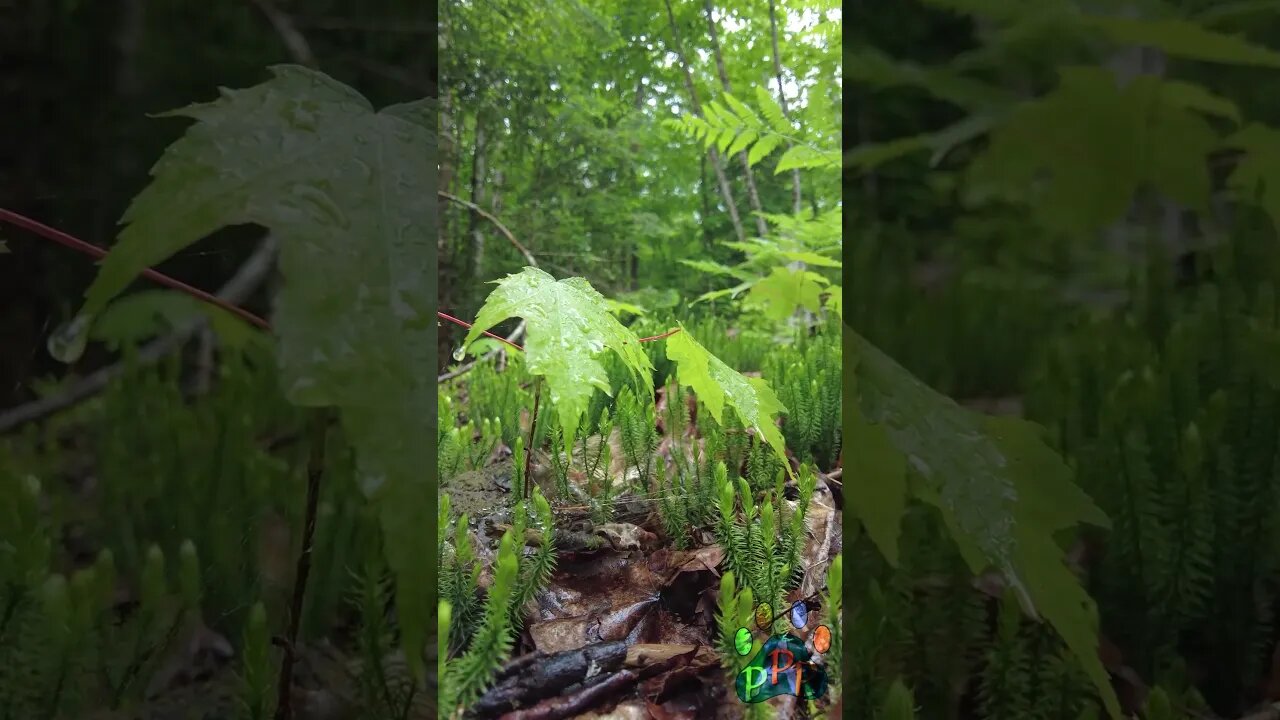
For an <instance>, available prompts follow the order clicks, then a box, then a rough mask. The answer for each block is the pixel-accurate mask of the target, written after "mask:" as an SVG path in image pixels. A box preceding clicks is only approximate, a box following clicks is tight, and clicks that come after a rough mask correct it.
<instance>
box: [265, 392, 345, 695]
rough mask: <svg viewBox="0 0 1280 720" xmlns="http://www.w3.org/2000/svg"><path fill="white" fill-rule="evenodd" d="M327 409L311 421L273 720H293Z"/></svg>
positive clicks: (326, 430) (322, 465)
mask: <svg viewBox="0 0 1280 720" xmlns="http://www.w3.org/2000/svg"><path fill="white" fill-rule="evenodd" d="M331 412H332V410H330V409H329V408H322V409H320V410H317V411H316V412H315V414H314V416H313V418H312V423H313V424H312V426H311V449H310V455H309V457H308V458H307V500H306V503H307V504H306V515H305V516H304V517H305V519H304V521H303V527H302V547H301V549H300V550H299V551H298V564H297V569H296V571H295V572H294V579H293V600H292V602H291V604H290V609H289V636H288V639H287V640H286V641H285V642H284V643H283V645H284V657H283V659H282V660H281V663H280V678H279V685H278V694H277V696H276V714H275V720H292V718H293V708H292V703H291V701H292V697H291V693H290V692H289V689H290V685H291V684H292V681H293V663H294V660H295V659H296V654H297V649H298V628H299V626H300V625H301V623H302V600H303V597H304V596H305V594H306V591H307V576H308V575H310V574H311V550H312V544H313V541H314V539H315V535H316V507H317V505H318V504H319V500H320V478H321V477H322V476H323V475H324V450H325V447H324V446H325V439H326V436H327V435H328V432H329V415H330V413H331Z"/></svg>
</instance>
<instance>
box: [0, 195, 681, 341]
mask: <svg viewBox="0 0 1280 720" xmlns="http://www.w3.org/2000/svg"><path fill="white" fill-rule="evenodd" d="M0 220H3V221H5V222H7V223H9V224H11V225H15V226H17V227H20V228H22V229H24V230H28V231H30V232H33V233H35V234H36V235H39V236H40V237H42V238H44V239H46V240H52V241H53V242H56V243H58V244H59V245H62V246H64V247H69V248H71V249H72V250H76V251H77V252H81V253H84V254H85V255H89V256H90V257H93V258H95V259H98V260H101V259H102V258H104V257H106V256H107V251H106V250H103V249H102V248H100V247H98V246H96V245H90V244H89V243H87V242H85V241H83V240H81V239H79V238H77V237H73V236H71V235H68V234H67V233H65V232H62V231H61V230H58V229H56V228H52V227H49V226H48V225H45V224H44V223H42V222H39V221H37V220H32V219H31V218H29V217H26V216H25V215H19V214H18V213H16V212H13V211H12V210H5V209H4V208H0ZM142 276H143V277H145V278H147V279H148V280H152V281H154V282H156V283H159V284H160V285H164V286H165V287H168V288H172V289H174V290H177V291H179V292H183V293H186V294H187V295H190V296H191V297H193V298H196V299H197V300H201V301H203V302H206V303H209V304H210V305H213V306H215V307H219V308H221V309H223V310H226V311H227V312H229V313H231V314H233V315H235V316H236V317H239V318H241V319H242V320H244V321H246V322H248V323H250V324H252V325H256V326H258V327H260V328H262V329H263V330H270V329H271V325H270V323H268V322H267V321H266V320H263V319H262V318H260V317H258V316H257V315H254V314H253V313H251V312H249V311H248V310H245V309H244V308H242V307H239V306H237V305H233V304H231V303H229V302H226V301H224V300H222V299H221V298H218V297H217V296H214V295H210V294H209V293H207V292H205V291H204V290H201V289H200V288H196V287H192V286H190V285H188V284H186V283H184V282H182V281H181V280H175V279H173V278H171V277H169V276H168V275H165V274H164V273H161V272H157V271H155V270H152V269H150V268H148V269H146V270H143V271H142ZM436 315H437V316H438V317H439V318H440V319H441V320H447V321H449V322H451V323H453V324H455V325H458V326H461V327H464V328H467V329H470V328H471V323H469V322H467V321H465V320H459V319H458V318H456V317H453V316H452V315H448V314H446V313H442V312H439V311H437V312H436ZM482 332H484V334H485V336H486V337H491V338H493V339H494V340H497V341H499V342H502V343H506V344H507V345H510V346H511V347H513V348H515V349H516V350H520V351H522V352H523V351H524V348H522V347H520V346H519V345H517V344H515V343H513V342H511V341H510V340H508V339H506V338H504V337H502V336H500V335H495V334H493V333H491V332H489V331H488V330H485V331H482ZM678 332H680V328H676V329H674V330H670V331H668V332H665V333H663V334H661V335H654V336H653V337H647V338H640V342H652V341H654V340H661V339H662V338H665V337H668V336H670V335H674V334H675V333H678Z"/></svg>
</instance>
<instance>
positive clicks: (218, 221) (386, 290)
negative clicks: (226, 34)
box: [81, 65, 436, 673]
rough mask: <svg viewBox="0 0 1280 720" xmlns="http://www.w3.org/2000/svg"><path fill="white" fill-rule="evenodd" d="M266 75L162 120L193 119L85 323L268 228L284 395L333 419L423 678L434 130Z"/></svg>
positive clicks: (298, 78) (287, 75)
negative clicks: (196, 246)
mask: <svg viewBox="0 0 1280 720" xmlns="http://www.w3.org/2000/svg"><path fill="white" fill-rule="evenodd" d="M272 73H273V75H274V78H272V79H271V80H269V81H267V82H265V83H262V84H260V85H257V86H255V87H252V88H249V89H246V90H234V91H232V90H225V89H224V90H223V91H222V97H221V98H220V99H219V100H216V101H214V102H211V103H207V104H197V105H192V106H189V107H186V108H183V109H180V110H176V111H172V112H169V113H165V114H164V116H182V117H188V118H193V119H195V120H196V124H195V125H193V126H192V127H190V128H189V129H188V130H187V131H186V133H185V134H184V135H183V137H182V138H180V139H179V140H178V141H177V142H175V143H174V144H173V145H171V146H170V147H169V148H168V150H166V151H165V153H164V156H163V157H162V158H161V159H160V161H159V162H158V163H156V165H155V167H154V168H152V171H151V174H152V178H153V179H152V182H151V184H150V185H148V186H147V187H146V188H145V189H144V190H143V191H142V193H141V194H139V195H138V196H137V197H136V198H135V199H134V201H133V203H132V204H131V205H130V206H129V209H128V211H127V212H126V213H125V216H124V219H123V222H124V223H125V224H126V227H125V228H124V230H123V231H122V232H121V233H120V237H119V240H118V242H117V243H116V245H115V246H114V247H113V248H112V249H111V252H110V254H108V255H107V257H106V259H105V260H104V261H103V263H102V267H101V271H100V272H99V274H98V277H97V278H96V279H95V280H94V282H93V284H92V285H91V286H90V287H89V289H88V291H87V292H86V294H85V296H86V301H85V305H84V307H83V309H82V310H81V312H82V314H84V315H87V316H89V317H94V316H97V315H98V314H99V313H100V312H101V311H102V310H103V308H104V307H105V306H106V304H107V303H108V302H109V301H110V300H111V299H112V298H113V297H115V296H116V295H117V294H119V293H120V292H121V291H122V290H124V289H125V287H126V286H127V285H128V284H129V283H130V282H131V281H132V280H133V279H134V278H135V277H137V275H138V274H139V272H140V271H141V270H143V269H144V268H146V267H148V266H150V265H154V264H156V263H158V262H160V261H162V260H164V259H165V258H167V257H169V256H170V255H172V254H174V253H175V252H177V251H178V250H181V249H182V248H184V247H186V246H187V245H190V244H191V243H194V242H196V241H197V240H199V239H201V238H203V237H205V236H206V235H208V234H210V233H212V232H213V231H215V230H217V229H219V228H222V227H225V226H228V225H238V224H245V223H256V224H259V225H263V226H265V227H268V228H270V229H271V230H272V232H274V233H275V234H276V236H277V237H278V238H279V241H280V258H279V266H280V270H281V272H282V274H283V276H284V284H283V286H282V288H281V289H280V292H279V294H278V295H277V297H276V306H275V313H274V318H273V327H274V329H275V333H276V335H277V337H278V338H279V344H278V357H279V364H280V372H281V375H282V380H283V387H284V388H285V389H286V393H287V397H288V399H289V400H290V401H291V402H293V403H294V404H297V405H302V406H312V407H317V406H336V407H337V408H339V410H340V411H341V417H342V421H343V425H344V427H345V430H346V434H347V437H349V438H350V439H351V441H352V443H353V445H354V446H355V449H356V452H357V458H358V462H359V468H360V471H361V477H362V484H363V487H364V489H365V491H366V493H367V494H368V495H369V496H370V497H371V498H372V499H373V501H374V503H375V507H376V508H377V510H378V512H379V515H380V518H381V522H382V527H383V532H384V534H385V536H386V542H385V544H384V546H385V547H386V549H387V554H388V563H389V564H390V566H391V569H392V570H393V571H394V572H395V574H396V580H397V583H396V596H397V613H398V616H399V620H400V625H401V631H402V635H403V640H404V643H405V646H406V648H410V649H411V651H410V652H407V653H406V654H407V655H408V657H409V661H410V662H411V663H412V664H413V665H414V666H415V670H417V671H418V672H419V673H421V670H422V667H421V666H422V663H421V653H420V649H421V648H422V646H423V644H424V642H425V640H426V634H427V631H428V622H429V620H430V608H432V607H435V602H434V601H433V600H431V599H430V598H431V597H432V596H433V595H434V593H435V579H434V570H433V569H432V568H431V567H429V565H430V563H424V562H421V558H422V556H423V555H424V554H425V553H427V543H426V542H424V539H423V538H422V537H421V533H420V532H419V527H420V524H421V523H422V522H423V521H424V519H425V518H428V517H430V516H431V514H432V513H433V512H434V510H433V509H432V507H433V505H434V503H435V498H434V494H433V492H432V489H431V488H430V487H429V485H428V478H427V477H426V476H425V475H424V474H423V468H426V467H432V466H433V464H434V463H435V458H434V457H432V453H431V446H430V444H429V442H428V441H429V439H430V438H433V437H435V435H436V427H435V409H436V398H435V387H434V384H433V382H432V378H431V373H432V372H433V368H434V366H435V355H436V348H435V343H436V323H435V319H434V317H433V316H432V313H431V302H432V298H433V295H434V293H435V278H434V277H432V275H431V261H432V258H433V257H434V255H433V253H434V243H435V240H434V238H433V236H432V230H431V228H432V221H431V218H432V207H433V205H434V196H435V185H434V183H435V170H434V168H435V163H434V162H433V161H432V159H431V151H432V149H433V147H434V137H435V124H434V122H435V121H434V119H432V117H431V115H432V114H431V113H429V112H427V108H426V105H427V101H425V100H424V101H419V102H416V103H409V104H404V105H396V106H392V107H387V108H384V109H383V110H382V111H380V112H375V111H374V109H373V107H372V106H371V105H370V104H369V103H368V101H367V100H365V99H364V98H363V97H361V96H360V95H359V94H358V93H357V92H355V91H354V90H352V89H351V88H348V87H346V86H345V85H342V84H341V83H338V82H336V81H334V80H332V79H330V78H328V77H327V76H325V75H323V74H321V73H318V72H314V71H311V70H308V69H306V68H302V67H298V66H287V65H286V66H277V67H273V68H272ZM428 120H430V122H427V121H428Z"/></svg>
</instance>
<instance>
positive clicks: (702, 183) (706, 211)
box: [698, 154, 711, 247]
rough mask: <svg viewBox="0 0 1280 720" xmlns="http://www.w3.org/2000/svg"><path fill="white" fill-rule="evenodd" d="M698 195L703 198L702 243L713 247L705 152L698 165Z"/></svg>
mask: <svg viewBox="0 0 1280 720" xmlns="http://www.w3.org/2000/svg"><path fill="white" fill-rule="evenodd" d="M698 196H699V197H700V198H702V222H700V223H698V225H699V226H701V227H702V244H703V245H706V246H707V247H711V226H710V225H708V224H707V218H709V217H711V197H710V196H708V195H707V156H706V155H705V154H704V155H703V156H702V159H701V161H700V162H699V167H698Z"/></svg>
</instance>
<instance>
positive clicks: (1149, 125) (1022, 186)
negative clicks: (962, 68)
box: [969, 67, 1229, 232]
mask: <svg viewBox="0 0 1280 720" xmlns="http://www.w3.org/2000/svg"><path fill="white" fill-rule="evenodd" d="M1061 74H1062V82H1061V84H1060V85H1059V87H1058V88H1057V89H1056V90H1054V91H1053V92H1051V93H1050V94H1048V95H1047V96H1045V97H1043V98H1040V99H1037V100H1034V101H1031V102H1028V103H1025V104H1023V105H1021V106H1019V107H1018V108H1017V109H1016V110H1014V111H1013V113H1012V114H1011V115H1010V116H1009V118H1008V120H1007V121H1006V122H1005V123H1004V124H1003V125H1002V126H1000V127H999V128H998V129H997V130H995V131H994V132H993V133H992V137H991V143H990V145H989V147H988V149H987V151H986V153H985V154H984V155H982V156H980V157H979V158H978V159H977V160H976V161H975V162H974V164H973V165H972V166H971V168H970V174H969V179H970V182H971V188H970V190H971V192H974V193H975V195H977V196H979V197H981V196H982V195H983V194H984V193H987V192H993V191H994V193H996V194H998V193H1001V192H1004V193H1009V194H1011V195H1018V194H1027V193H1030V195H1028V198H1027V199H1030V200H1033V201H1035V202H1036V203H1037V204H1038V209H1039V210H1040V211H1041V213H1042V216H1043V217H1044V219H1045V221H1046V223H1048V224H1049V225H1051V226H1054V227H1057V228H1060V229H1063V230H1067V231H1074V232H1087V231H1090V230H1093V229H1096V228H1098V227H1101V226H1103V225H1106V224H1107V223H1109V222H1112V221H1114V220H1116V219H1118V218H1119V217H1120V216H1122V215H1123V214H1124V212H1125V211H1126V210H1127V209H1128V208H1129V205H1130V202H1131V200H1132V198H1133V195H1134V192H1135V191H1137V190H1138V189H1139V187H1141V186H1143V185H1150V186H1153V187H1155V188H1156V189H1158V190H1160V191H1161V192H1163V193H1165V194H1166V195H1168V196H1169V197H1171V198H1172V199H1174V200H1177V201H1178V202H1180V203H1182V204H1184V205H1186V206H1188V207H1190V208H1192V209H1195V210H1200V211H1203V210H1205V209H1207V207H1208V203H1209V191H1210V178H1209V168H1208V165H1207V162H1206V160H1207V157H1208V155H1209V153H1210V152H1212V151H1213V150H1214V149H1215V148H1216V147H1217V146H1218V140H1217V136H1216V134H1215V133H1214V131H1213V128H1212V127H1211V126H1210V125H1209V123H1208V121H1207V120H1205V118H1204V117H1203V116H1202V115H1203V114H1210V115H1219V114H1222V113H1223V112H1228V111H1229V109H1227V108H1224V107H1223V106H1222V105H1221V103H1220V102H1215V97H1214V96H1213V95H1212V94H1210V93H1208V92H1207V91H1203V92H1202V91H1201V89H1199V88H1197V87H1196V86H1191V85H1189V84H1187V83H1165V82H1162V81H1161V80H1160V79H1158V78H1154V77H1147V76H1144V77H1140V78H1137V79H1135V80H1134V81H1133V82H1131V83H1129V84H1128V85H1126V86H1125V87H1123V88H1122V87H1120V86H1119V85H1118V84H1117V82H1116V79H1115V77H1114V75H1113V74H1112V73H1111V72H1110V71H1109V70H1107V69H1105V68H1100V67H1069V68H1064V69H1063V70H1062V71H1061ZM1046 173H1047V176H1048V178H1047V182H1043V180H1044V176H1045V174H1046Z"/></svg>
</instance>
